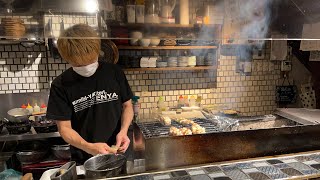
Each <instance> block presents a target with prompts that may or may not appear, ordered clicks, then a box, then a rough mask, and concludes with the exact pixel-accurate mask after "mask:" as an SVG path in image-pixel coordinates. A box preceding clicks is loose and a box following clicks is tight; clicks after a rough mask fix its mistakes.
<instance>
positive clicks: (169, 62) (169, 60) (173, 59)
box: [168, 57, 178, 67]
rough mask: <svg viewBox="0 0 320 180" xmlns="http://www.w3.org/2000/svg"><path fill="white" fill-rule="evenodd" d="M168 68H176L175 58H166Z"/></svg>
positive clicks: (176, 59)
mask: <svg viewBox="0 0 320 180" xmlns="http://www.w3.org/2000/svg"><path fill="white" fill-rule="evenodd" d="M168 66H169V67H177V66H178V58H177V57H168Z"/></svg>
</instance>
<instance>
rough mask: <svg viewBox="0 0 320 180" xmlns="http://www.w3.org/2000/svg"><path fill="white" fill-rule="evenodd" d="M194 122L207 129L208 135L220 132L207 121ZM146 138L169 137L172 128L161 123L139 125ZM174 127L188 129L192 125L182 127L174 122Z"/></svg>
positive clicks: (196, 120)
mask: <svg viewBox="0 0 320 180" xmlns="http://www.w3.org/2000/svg"><path fill="white" fill-rule="evenodd" d="M193 121H194V122H195V123H197V124H199V125H200V126H202V127H204V128H205V129H206V133H213V132H218V128H217V127H216V126H215V125H214V123H213V122H212V121H210V120H207V119H193ZM137 125H138V126H139V128H140V130H141V132H142V134H143V135H144V137H145V138H152V137H168V136H169V130H170V126H164V125H162V124H161V123H160V122H148V123H137ZM171 125H172V126H174V127H177V128H182V127H187V128H191V125H182V124H179V123H177V122H176V121H172V123H171Z"/></svg>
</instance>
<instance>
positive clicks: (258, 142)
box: [134, 124, 320, 170]
mask: <svg viewBox="0 0 320 180" xmlns="http://www.w3.org/2000/svg"><path fill="white" fill-rule="evenodd" d="M319 139H320V125H309V126H295V127H284V128H271V129H258V130H247V131H233V132H216V133H209V134H203V135H191V136H175V137H168V136H165V137H152V138H149V137H147V136H145V135H144V134H143V133H142V130H141V129H140V128H139V126H138V125H137V124H135V125H134V151H135V159H145V166H146V170H155V169H157V170H158V169H167V168H172V167H179V166H187V165H195V164H203V163H212V162H220V161H228V160H236V159H245V158H252V157H262V156H268V155H277V154H284V153H294V152H302V151H308V150H316V149H319V148H320V141H319Z"/></svg>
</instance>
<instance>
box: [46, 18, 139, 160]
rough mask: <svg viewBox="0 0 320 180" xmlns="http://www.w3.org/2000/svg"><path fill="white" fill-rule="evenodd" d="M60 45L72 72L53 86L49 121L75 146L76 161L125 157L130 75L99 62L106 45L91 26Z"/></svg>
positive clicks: (65, 36) (69, 33) (75, 29)
mask: <svg viewBox="0 0 320 180" xmlns="http://www.w3.org/2000/svg"><path fill="white" fill-rule="evenodd" d="M88 37H89V38H88ZM57 45H58V50H59V53H60V55H61V57H62V58H63V59H64V60H65V61H67V62H68V63H69V64H70V65H71V68H69V69H67V70H66V71H64V72H63V73H62V74H61V75H59V76H58V77H57V78H55V79H54V80H53V82H52V84H51V89H50V96H49V102H48V110H47V118H49V119H54V120H56V122H57V125H58V129H59V133H60V134H61V136H62V138H63V139H64V140H65V141H66V142H67V143H69V144H70V145H71V157H72V160H74V161H76V162H77V163H78V164H83V163H84V162H85V161H86V160H87V159H88V158H90V157H91V156H94V155H97V154H108V153H124V152H125V151H126V150H127V148H128V146H129V144H130V140H129V138H128V136H127V133H128V128H129V125H130V124H131V121H132V118H133V108H132V103H131V98H132V96H133V95H132V92H131V89H130V86H129V84H128V81H127V79H126V76H125V74H124V73H123V71H122V70H121V69H120V68H119V67H118V66H117V65H114V64H108V63H106V62H102V61H98V56H99V53H100V46H101V42H100V39H99V38H98V36H97V33H96V32H95V31H94V30H93V29H92V28H91V27H90V26H88V25H85V24H78V25H74V26H72V27H70V28H69V29H67V30H65V31H64V32H63V33H62V34H61V35H60V38H59V40H58V43H57ZM112 145H115V146H114V147H115V148H114V147H112V148H111V146H112Z"/></svg>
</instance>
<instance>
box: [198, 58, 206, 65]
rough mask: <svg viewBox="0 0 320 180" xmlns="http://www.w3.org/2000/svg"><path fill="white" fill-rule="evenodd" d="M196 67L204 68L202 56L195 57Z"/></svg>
mask: <svg viewBox="0 0 320 180" xmlns="http://www.w3.org/2000/svg"><path fill="white" fill-rule="evenodd" d="M196 63H197V66H204V65H205V64H204V56H197V62H196Z"/></svg>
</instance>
